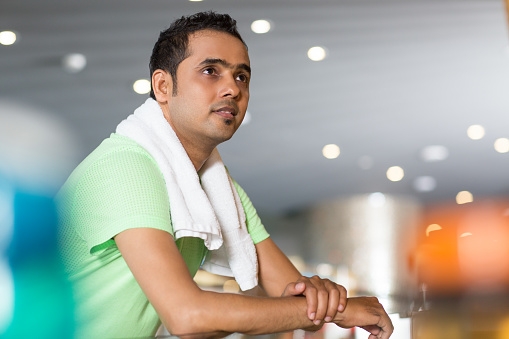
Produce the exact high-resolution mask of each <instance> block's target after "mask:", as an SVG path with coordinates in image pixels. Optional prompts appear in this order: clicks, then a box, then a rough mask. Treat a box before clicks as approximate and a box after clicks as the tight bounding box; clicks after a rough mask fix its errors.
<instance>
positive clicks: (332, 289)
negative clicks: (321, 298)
mask: <svg viewBox="0 0 509 339" xmlns="http://www.w3.org/2000/svg"><path fill="white" fill-rule="evenodd" d="M328 288H329V305H328V308H327V314H326V315H325V321H326V322H329V321H331V320H332V319H334V317H335V316H336V313H337V312H338V308H339V298H340V292H339V289H338V287H337V285H336V284H335V283H333V282H330V284H329V286H328Z"/></svg>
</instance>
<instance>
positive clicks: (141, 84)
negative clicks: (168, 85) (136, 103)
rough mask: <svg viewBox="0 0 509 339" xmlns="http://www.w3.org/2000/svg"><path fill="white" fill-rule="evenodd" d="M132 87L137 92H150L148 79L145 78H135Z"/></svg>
mask: <svg viewBox="0 0 509 339" xmlns="http://www.w3.org/2000/svg"><path fill="white" fill-rule="evenodd" d="M133 89H134V91H135V92H136V93H138V94H147V93H148V92H150V81H148V80H147V79H140V80H136V81H135V82H134V84H133Z"/></svg>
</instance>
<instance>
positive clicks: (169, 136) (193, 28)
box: [59, 12, 392, 338]
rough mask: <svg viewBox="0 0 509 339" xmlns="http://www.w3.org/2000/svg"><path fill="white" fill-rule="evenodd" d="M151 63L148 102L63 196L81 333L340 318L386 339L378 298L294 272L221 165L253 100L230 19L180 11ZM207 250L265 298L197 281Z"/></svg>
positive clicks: (288, 324) (209, 259) (245, 328)
mask: <svg viewBox="0 0 509 339" xmlns="http://www.w3.org/2000/svg"><path fill="white" fill-rule="evenodd" d="M150 66H151V67H150V68H151V77H152V92H151V99H148V100H147V101H146V102H145V104H143V105H142V106H140V107H139V108H138V109H137V110H136V111H135V113H134V115H132V116H130V117H129V118H128V119H126V120H125V121H124V122H122V123H121V124H120V125H119V126H118V127H117V133H115V134H112V135H111V137H110V138H108V139H106V140H105V141H104V142H103V143H102V144H101V145H100V146H99V147H98V148H97V149H96V150H95V151H94V152H92V154H91V155H90V156H89V157H87V158H86V159H85V160H84V161H83V162H82V163H81V164H80V165H79V166H78V168H77V169H76V170H75V171H74V172H73V174H72V175H71V176H70V178H69V179H68V181H67V182H66V184H65V185H64V187H63V188H62V190H61V192H60V194H59V199H60V201H61V219H62V224H63V230H62V237H61V240H62V241H61V243H62V248H63V258H64V261H65V262H66V264H67V267H68V271H69V274H70V279H71V281H72V282H73V284H74V286H75V288H74V290H75V294H76V300H77V311H76V312H77V321H78V328H79V330H78V336H79V337H84V338H85V337H87V338H98V337H117V338H118V337H143V336H153V335H154V334H155V332H156V330H157V328H158V326H159V325H160V322H162V323H163V324H164V325H165V326H166V328H167V329H168V330H169V331H170V332H171V333H172V334H174V335H185V334H199V335H200V336H215V335H225V334H228V333H233V332H241V333H246V334H263V333H274V332H281V331H288V330H293V329H299V328H305V329H311V330H313V329H314V330H316V329H318V328H320V326H322V325H323V323H324V322H334V323H336V324H338V325H339V326H343V327H352V326H361V327H363V328H365V329H367V330H368V331H369V332H371V333H372V336H371V337H372V338H375V337H378V338H388V337H389V336H390V334H391V333H392V324H391V322H390V319H389V318H388V316H387V314H386V313H385V311H384V310H383V308H382V306H381V305H380V304H379V303H378V301H377V300H376V299H375V298H350V299H348V300H347V299H346V290H345V289H344V288H343V287H342V286H340V285H336V284H335V283H333V282H331V281H329V280H326V279H320V278H319V277H313V278H306V277H303V276H302V275H301V274H300V273H299V272H298V271H297V270H296V269H295V267H294V266H293V265H292V264H291V263H290V261H289V260H288V259H287V257H286V256H285V255H284V254H283V253H282V252H281V251H280V250H279V248H278V247H277V246H276V245H275V244H274V242H273V241H272V240H271V239H270V237H269V235H268V234H267V232H266V231H265V229H264V227H263V225H262V224H261V222H260V219H259V218H258V216H257V214H256V211H255V209H254V208H253V206H252V204H251V202H250V201H249V198H248V197H247V195H246V194H245V192H244V191H243V190H242V189H241V188H240V187H239V186H238V184H237V183H236V182H234V181H233V180H232V179H231V178H230V177H229V174H228V173H227V172H226V170H225V168H224V165H222V162H221V161H220V158H219V155H218V153H217V150H216V146H217V145H218V144H220V143H221V142H224V141H226V140H228V139H230V138H231V137H232V136H233V134H234V133H235V131H236V130H237V128H238V127H239V126H240V124H241V123H242V119H243V118H244V115H245V112H246V109H247V105H248V100H249V80H250V77H251V69H250V63H249V56H248V53H247V47H246V46H245V44H244V42H243V40H242V38H241V37H240V35H239V33H238V32H237V29H236V25H235V21H234V20H233V19H231V18H230V17H229V16H228V15H220V14H216V13H212V12H208V13H197V14H195V15H192V16H190V17H182V18H181V19H179V20H177V21H176V22H174V23H173V24H172V25H171V26H170V28H169V29H168V30H166V31H163V32H161V35H160V37H159V40H158V42H157V43H156V45H155V46H154V50H153V54H152V57H151V61H150ZM197 172H198V173H199V177H198V174H197ZM221 178H222V179H221ZM221 180H222V181H221ZM219 182H220V183H219ZM200 185H201V186H200ZM216 190H224V192H223V193H224V194H223V193H220V194H218V196H216ZM209 210H210V211H211V212H210V213H212V214H207V213H208V211H209ZM219 225H220V226H219ZM229 225H230V226H229ZM216 226H217V228H216ZM253 244H254V245H253ZM204 258H206V261H205V263H204V266H205V267H210V268H212V270H214V269H217V270H216V272H232V274H233V275H234V276H235V278H236V280H237V281H239V284H240V285H241V288H243V289H244V290H245V289H249V288H252V287H254V286H255V285H256V284H259V285H260V286H261V287H262V288H263V290H265V292H266V293H267V295H268V296H267V297H263V298H261V297H252V296H247V295H240V294H227V293H214V292H210V291H203V290H201V289H200V288H198V286H197V285H196V284H195V283H194V281H193V279H192V277H193V276H194V274H195V273H196V271H197V270H198V268H199V267H200V264H201V263H202V261H203V259H204ZM225 258H226V260H225ZM228 266H229V267H228ZM299 295H303V296H305V297H304V298H302V297H298V296H299Z"/></svg>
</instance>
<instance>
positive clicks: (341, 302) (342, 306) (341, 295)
mask: <svg viewBox="0 0 509 339" xmlns="http://www.w3.org/2000/svg"><path fill="white" fill-rule="evenodd" d="M337 287H338V289H339V305H338V311H339V312H343V311H344V310H345V307H346V300H347V292H346V288H344V287H343V286H341V285H337Z"/></svg>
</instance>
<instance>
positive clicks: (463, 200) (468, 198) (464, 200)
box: [456, 191, 474, 205]
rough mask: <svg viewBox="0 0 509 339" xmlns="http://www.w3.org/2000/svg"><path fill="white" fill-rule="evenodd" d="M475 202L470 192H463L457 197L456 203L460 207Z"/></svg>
mask: <svg viewBox="0 0 509 339" xmlns="http://www.w3.org/2000/svg"><path fill="white" fill-rule="evenodd" d="M472 201H474V196H473V195H472V193H470V192H469V191H461V192H459V193H458V194H457V195H456V203H457V204H458V205H462V204H468V203H469V202H472Z"/></svg>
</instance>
